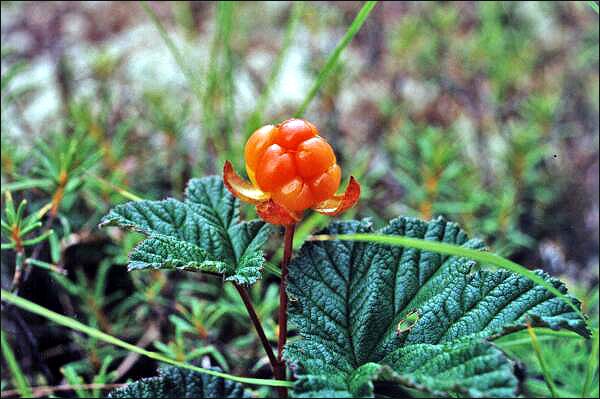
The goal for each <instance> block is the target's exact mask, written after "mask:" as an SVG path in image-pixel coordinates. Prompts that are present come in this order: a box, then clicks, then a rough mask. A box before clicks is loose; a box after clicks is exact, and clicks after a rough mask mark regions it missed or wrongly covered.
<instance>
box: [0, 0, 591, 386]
mask: <svg viewBox="0 0 600 399" xmlns="http://www.w3.org/2000/svg"><path fill="white" fill-rule="evenodd" d="M360 7H361V3H359V2H308V3H299V2H298V3H291V2H239V3H227V2H219V3H217V2H187V1H176V2H168V3H167V2H165V3H163V2H150V3H147V4H146V7H143V6H141V5H140V4H138V3H129V2H91V3H86V2H44V3H41V2H40V3H38V2H2V9H1V11H2V23H1V35H2V36H1V38H2V47H1V67H2V81H1V84H2V87H1V100H2V105H1V112H2V124H1V132H2V143H1V144H2V145H1V148H2V153H1V155H2V158H1V162H2V174H1V177H2V193H3V197H2V208H3V209H5V213H4V214H3V222H6V226H4V225H3V238H2V243H3V244H2V249H3V250H2V257H1V261H2V273H1V276H2V288H4V289H10V288H12V289H13V290H14V291H17V292H18V293H19V295H21V296H23V297H25V298H28V299H31V300H33V301H35V302H37V303H40V304H43V305H44V306H46V307H48V308H50V309H53V310H55V311H58V312H60V313H63V314H67V315H69V316H71V317H75V318H77V319H78V320H80V321H82V322H83V323H85V324H89V325H92V326H94V327H97V328H100V329H101V330H103V331H106V332H109V333H111V334H113V335H117V336H119V337H122V338H124V339H125V340H127V341H128V342H132V343H137V345H138V346H144V347H148V348H149V349H152V350H158V351H160V352H162V353H164V354H166V355H167V356H170V357H173V358H175V359H178V360H181V361H190V362H196V363H197V364H202V365H204V366H208V365H213V366H219V367H221V368H223V369H225V370H227V371H230V372H232V373H237V374H246V375H254V376H258V377H261V376H269V375H270V374H269V373H270V370H269V366H268V362H267V361H266V357H265V356H264V354H263V351H262V349H261V348H260V347H259V346H257V341H256V339H254V331H253V330H252V328H251V326H250V324H249V322H248V320H247V317H246V313H245V309H244V306H243V304H242V302H241V300H240V299H239V298H238V297H237V296H236V294H235V292H233V291H231V290H233V287H230V286H227V285H225V286H224V285H222V284H221V282H220V281H219V280H218V279H214V278H210V277H206V276H198V275H192V274H185V273H176V272H160V273H159V272H153V273H131V274H128V273H127V272H126V268H125V265H126V263H127V253H128V251H129V249H131V248H132V246H133V245H135V243H136V242H138V240H139V239H140V237H139V236H138V235H137V234H135V233H125V234H124V233H122V232H119V231H117V230H111V229H109V230H108V232H105V231H99V230H98V229H97V227H96V226H97V223H98V221H99V218H100V217H101V216H102V215H104V214H105V213H106V212H107V210H108V209H109V208H110V207H112V206H114V205H115V204H118V203H122V202H124V201H128V200H135V199H139V198H144V199H161V198H164V197H166V196H174V197H178V198H181V196H182V192H183V189H184V187H185V184H186V182H187V180H188V179H189V178H191V177H199V176H205V175H209V174H217V173H219V172H220V171H221V169H222V165H223V162H224V161H225V160H226V159H229V160H232V161H233V162H234V164H235V166H236V169H237V170H238V171H242V170H243V156H242V154H243V145H244V142H245V139H246V138H247V137H248V136H249V135H250V134H251V133H252V132H253V130H254V129H256V128H257V127H259V126H261V125H263V124H266V123H277V122H280V121H282V120H284V119H287V118H289V117H291V116H293V115H296V114H298V113H303V114H304V117H305V118H306V119H308V120H310V121H312V122H313V123H315V124H316V125H317V126H318V127H319V129H320V131H321V134H322V135H323V136H324V137H326V138H327V139H328V140H329V141H330V142H331V143H332V144H333V147H334V148H335V150H336V155H337V156H338V160H339V163H340V164H341V166H342V168H343V171H344V172H343V173H344V181H347V179H348V177H349V176H350V175H351V174H352V175H354V176H356V177H357V178H358V180H359V181H360V182H361V185H362V187H363V189H364V194H363V197H362V200H361V201H360V203H359V205H358V206H357V207H356V208H355V209H354V210H353V211H352V212H351V214H350V215H346V216H345V217H346V218H359V217H370V218H372V219H373V220H374V222H375V223H376V224H379V225H381V224H383V223H384V221H385V220H387V219H390V218H392V217H395V216H398V215H411V216H417V217H421V218H424V219H430V218H432V217H433V216H437V215H443V216H445V217H447V218H448V219H451V220H454V221H457V222H459V223H460V224H461V225H462V226H463V228H465V230H467V232H468V233H469V234H470V235H473V236H480V237H482V238H484V239H485V240H486V242H487V243H488V244H489V246H490V248H491V249H493V250H494V251H496V252H497V253H499V254H502V255H503V256H506V257H509V258H510V259H513V260H515V261H517V262H519V263H521V264H524V265H527V266H528V267H531V268H542V269H544V270H546V271H548V272H549V273H551V274H553V275H557V276H561V277H562V278H563V279H565V280H566V281H567V282H568V285H569V287H570V289H571V290H573V291H575V292H576V293H577V295H578V297H579V298H580V299H582V301H583V306H584V309H585V311H586V312H588V313H589V314H590V315H591V324H592V327H594V328H597V324H598V249H599V242H598V241H599V224H598V215H599V212H598V189H599V184H598V166H599V165H598V159H599V158H598V137H599V134H598V125H599V100H598V98H599V78H598V66H599V60H598V53H599V50H598V35H599V31H598V13H597V12H598V11H597V10H598V8H597V4H596V3H594V2H481V3H477V2H460V3H445V2H423V3H419V2H414V3H413V2H406V3H405V2H389V3H380V4H378V5H377V6H376V7H375V8H374V10H373V11H372V13H371V14H370V15H369V17H368V18H367V20H366V22H365V24H364V26H363V27H362V28H361V30H360V31H359V32H358V34H357V35H356V36H355V37H354V38H353V40H352V42H351V43H350V45H349V46H348V47H347V48H345V50H344V51H343V53H342V54H341V57H340V58H339V60H338V62H335V63H334V64H332V65H328V66H327V67H328V68H329V67H331V68H332V69H331V70H330V72H331V73H330V74H329V75H328V76H327V78H326V79H324V80H322V81H319V80H318V79H317V77H318V75H319V72H320V71H322V70H323V68H324V67H325V66H326V61H327V60H328V57H329V56H330V54H331V53H332V52H333V51H334V49H335V47H336V45H337V44H338V42H339V41H340V39H341V38H342V36H343V35H344V34H345V32H346V31H347V29H348V27H349V26H350V24H351V23H352V21H353V19H354V18H355V16H356V14H357V12H358V11H359V9H360ZM315 82H318V84H317V89H318V91H317V95H316V97H315V98H314V100H313V101H305V100H306V99H307V95H308V93H309V92H310V90H311V88H313V87H315V86H314V84H315ZM305 105H308V106H307V107H305ZM299 110H300V111H299ZM343 184H345V183H343ZM8 193H10V195H9V194H8ZM23 200H26V201H27V202H26V203H25V204H24V205H22V206H19V205H20V204H21V203H22V201H23ZM242 210H243V212H245V214H246V215H247V216H248V217H253V216H254V215H252V212H253V211H252V209H251V207H245V206H244V207H243V208H242ZM327 222H328V219H327V218H322V217H320V216H319V215H310V216H309V217H308V218H307V219H305V221H304V222H303V225H301V226H300V227H299V237H298V240H297V244H300V243H301V239H302V237H303V236H306V235H307V234H309V233H311V232H314V231H315V230H317V229H318V228H319V227H321V226H324V225H325V224H326V223H327ZM15 226H17V228H18V229H17V230H18V231H17V233H18V234H16V235H15ZM273 241H275V242H277V240H273ZM280 256H281V254H280V253H279V252H277V246H276V245H274V246H273V248H270V249H269V251H268V257H269V259H270V260H271V261H272V262H277V260H278V259H279V257H280ZM15 265H16V266H15ZM16 269H17V270H18V272H19V273H17V274H20V277H19V278H18V280H19V281H17V282H16V284H15V281H14V280H15V278H14V277H13V276H14V275H15V270H16ZM265 277H266V278H265V279H264V281H263V282H262V283H260V284H257V285H256V286H254V287H253V288H252V296H253V300H254V302H255V303H256V304H257V306H258V312H259V315H260V316H261V319H262V320H263V321H264V322H265V328H266V330H267V335H269V338H270V339H271V340H272V342H273V343H275V341H276V324H275V323H274V321H273V320H274V316H275V312H276V308H277V306H278V301H277V296H278V294H277V288H276V285H275V284H274V283H275V282H276V278H275V277H273V276H270V275H268V274H267V275H266V276H265ZM2 330H3V332H4V333H5V334H6V337H7V340H6V342H5V340H4V339H3V347H2V350H3V353H6V351H11V352H14V356H15V357H16V360H17V363H18V365H19V366H20V369H21V373H22V375H24V376H25V378H26V379H27V381H28V383H29V384H30V385H34V386H43V385H51V386H57V385H60V384H71V385H81V384H96V385H93V386H91V387H87V388H79V389H77V390H75V391H73V390H65V391H57V392H55V394H56V395H58V396H73V395H76V396H81V397H87V396H90V395H91V396H99V395H103V393H105V392H106V390H105V389H101V388H100V387H104V386H106V387H108V386H110V385H106V384H120V383H123V382H125V381H126V380H127V379H128V378H132V379H135V378H139V377H143V376H150V375H154V374H155V369H156V364H154V363H152V362H148V361H147V360H144V359H138V357H136V356H135V355H133V354H130V353H127V352H126V351H123V350H118V349H115V348H114V347H111V346H108V345H105V344H102V343H100V342H98V341H96V340H94V339H90V338H87V337H84V336H81V335H79V334H76V333H73V332H66V331H65V330H64V329H62V328H58V327H56V326H53V325H51V324H48V323H47V322H45V321H44V320H42V319H40V318H36V317H34V316H31V315H29V314H24V313H21V312H19V311H17V310H15V309H10V311H9V310H8V309H5V308H3V311H2ZM565 340H566V342H565ZM540 344H541V345H542V348H543V350H544V352H543V353H544V357H545V358H547V359H548V363H549V364H550V366H551V367H550V370H551V374H552V376H551V378H553V380H554V381H555V383H556V386H557V389H558V390H559V391H558V392H559V393H560V394H561V396H578V395H580V394H581V393H582V385H583V384H584V381H586V383H587V381H588V379H590V381H589V383H590V387H592V388H590V389H589V390H588V392H587V394H589V395H592V396H596V397H597V396H598V374H597V371H595V372H594V368H593V367H592V374H590V371H589V369H590V367H591V364H590V361H591V359H590V352H591V342H585V341H583V340H575V339H566V338H565V337H561V336H543V337H540ZM501 345H506V349H507V350H508V351H510V352H511V353H514V354H517V355H518V356H519V357H520V358H521V359H524V361H525V365H526V366H527V367H526V369H527V373H528V375H529V377H530V379H529V382H528V383H527V385H526V387H525V388H526V392H527V393H528V394H529V395H535V396H549V395H550V392H549V390H548V388H547V385H546V384H545V383H544V379H543V376H542V374H543V373H542V370H540V368H539V365H538V363H537V362H538V360H537V359H536V357H535V354H534V351H533V350H532V347H531V342H530V341H529V339H528V338H527V335H523V336H521V338H518V337H517V338H514V337H512V338H511V340H510V341H507V342H506V343H501ZM11 348H12V349H11ZM596 351H597V347H596ZM596 353H597V352H596ZM240 359H242V360H240ZM4 362H5V359H4V358H3V366H4V364H5V363H4ZM596 364H597V363H596ZM594 367H595V366H594ZM10 371H12V368H10V370H9V368H7V367H2V392H3V394H2V396H3V397H4V396H7V397H8V396H11V395H12V396H18V395H19V392H18V391H15V374H14V373H12V372H10ZM266 392H267V391H261V390H260V389H259V390H257V391H255V394H257V395H260V394H265V393H266ZM34 393H35V394H38V395H48V393H49V391H47V390H46V391H44V390H43V389H41V390H36V391H34Z"/></svg>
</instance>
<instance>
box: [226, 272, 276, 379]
mask: <svg viewBox="0 0 600 399" xmlns="http://www.w3.org/2000/svg"><path fill="white" fill-rule="evenodd" d="M233 285H234V286H235V288H236V289H237V290H238V292H239V294H240V297H241V298H242V301H244V305H246V309H247V310H248V315H249V316H250V319H251V320H252V324H254V328H255V329H256V332H257V333H258V336H259V338H260V341H261V342H262V346H263V347H264V348H265V352H267V357H268V358H269V362H270V363H271V368H272V369H273V375H275V377H276V378H277V365H278V363H277V359H276V358H275V354H274V353H273V348H271V344H270V343H269V340H268V339H267V336H266V335H265V330H264V329H263V327H262V324H261V322H260V319H259V318H258V315H257V314H256V311H255V310H254V305H252V300H251V299H250V295H248V291H247V290H246V288H245V287H243V286H241V285H239V284H238V283H233Z"/></svg>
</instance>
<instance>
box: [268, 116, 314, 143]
mask: <svg viewBox="0 0 600 399" xmlns="http://www.w3.org/2000/svg"><path fill="white" fill-rule="evenodd" d="M278 128H279V131H278V133H277V134H276V135H275V140H274V142H275V143H277V144H279V145H280V146H282V147H285V148H287V149H290V150H295V149H296V147H298V145H299V144H300V143H302V142H303V141H305V140H308V139H310V138H311V137H315V136H316V135H317V134H318V131H317V129H316V128H315V127H314V126H313V125H312V124H310V123H308V122H306V121H304V120H302V119H288V120H287V121H285V122H282V123H281V124H279V125H278Z"/></svg>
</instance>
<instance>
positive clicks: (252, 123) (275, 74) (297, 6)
mask: <svg viewBox="0 0 600 399" xmlns="http://www.w3.org/2000/svg"><path fill="white" fill-rule="evenodd" d="M303 11H304V2H302V1H295V2H294V4H293V5H292V11H291V13H290V17H289V21H288V24H287V27H286V30H285V34H284V37H283V43H282V45H281V50H280V51H279V54H278V55H277V59H276V60H275V64H274V65H273V69H272V70H271V74H270V75H269V79H268V80H267V84H266V86H265V88H264V90H263V91H262V93H261V94H260V97H259V98H258V101H257V102H256V108H255V109H254V112H253V113H252V114H251V116H250V118H249V120H248V125H247V126H246V134H250V133H251V132H253V131H255V130H256V129H258V128H259V127H260V126H261V124H262V119H263V114H264V112H265V108H266V107H267V104H268V103H269V99H270V98H271V93H272V91H273V86H274V85H275V83H276V82H277V79H278V78H279V74H280V73H281V67H282V66H283V61H284V60H285V56H286V55H287V52H288V50H289V48H290V45H291V44H292V39H293V38H294V33H295V32H296V27H297V26H298V22H299V21H300V17H301V16H302V12H303Z"/></svg>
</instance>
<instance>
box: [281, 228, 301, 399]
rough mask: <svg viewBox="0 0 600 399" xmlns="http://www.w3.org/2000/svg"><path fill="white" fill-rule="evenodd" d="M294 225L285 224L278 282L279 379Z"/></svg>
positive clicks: (284, 391) (284, 392)
mask: <svg viewBox="0 0 600 399" xmlns="http://www.w3.org/2000/svg"><path fill="white" fill-rule="evenodd" d="M295 228H296V225H294V224H290V225H287V226H285V233H284V236H283V259H282V261H281V282H280V283H279V340H278V341H277V366H278V367H277V373H276V377H277V379H280V380H285V379H287V377H286V367H285V361H284V360H283V348H284V346H285V341H286V339H287V304H288V297H287V292H286V287H287V277H288V265H289V263H290V259H291V258H292V251H293V244H294V230H295ZM278 392H279V397H280V398H287V397H288V392H287V388H283V387H282V388H278Z"/></svg>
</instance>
